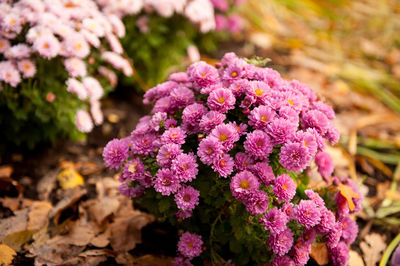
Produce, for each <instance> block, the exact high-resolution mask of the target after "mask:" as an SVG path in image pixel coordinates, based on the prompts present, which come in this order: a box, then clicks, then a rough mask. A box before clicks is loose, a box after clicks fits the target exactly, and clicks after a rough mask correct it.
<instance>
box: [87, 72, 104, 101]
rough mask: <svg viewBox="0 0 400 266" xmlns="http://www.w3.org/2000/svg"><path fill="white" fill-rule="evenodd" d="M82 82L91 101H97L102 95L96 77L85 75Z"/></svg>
mask: <svg viewBox="0 0 400 266" xmlns="http://www.w3.org/2000/svg"><path fill="white" fill-rule="evenodd" d="M82 83H83V86H84V87H85V89H86V91H87V94H88V96H89V99H90V100H91V101H97V100H99V99H100V98H101V97H102V96H103V93H104V90H103V87H102V86H101V85H100V82H99V81H98V80H97V79H95V78H92V77H85V78H84V79H83V80H82Z"/></svg>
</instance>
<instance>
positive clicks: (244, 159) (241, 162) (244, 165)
mask: <svg viewBox="0 0 400 266" xmlns="http://www.w3.org/2000/svg"><path fill="white" fill-rule="evenodd" d="M253 163H254V160H253V159H252V158H251V157H250V156H249V155H247V154H245V153H243V152H238V153H236V155H235V170H236V171H238V172H240V171H243V170H246V169H249V167H250V166H251V165H253Z"/></svg>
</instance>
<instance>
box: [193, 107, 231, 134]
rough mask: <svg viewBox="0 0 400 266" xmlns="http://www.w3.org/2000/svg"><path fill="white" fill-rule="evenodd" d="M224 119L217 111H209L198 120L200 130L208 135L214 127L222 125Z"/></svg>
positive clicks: (224, 116)
mask: <svg viewBox="0 0 400 266" xmlns="http://www.w3.org/2000/svg"><path fill="white" fill-rule="evenodd" d="M225 119H226V115H224V114H221V113H220V112H217V111H210V112H208V113H206V114H205V115H203V117H202V118H201V119H200V124H199V125H200V129H201V130H202V131H204V133H206V134H208V133H210V132H211V130H213V129H214V128H215V127H216V126H218V125H220V124H222V123H223V122H224V120H225Z"/></svg>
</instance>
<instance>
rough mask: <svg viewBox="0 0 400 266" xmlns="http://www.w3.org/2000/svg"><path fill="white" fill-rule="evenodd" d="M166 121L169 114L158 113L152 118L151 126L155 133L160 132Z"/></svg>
mask: <svg viewBox="0 0 400 266" xmlns="http://www.w3.org/2000/svg"><path fill="white" fill-rule="evenodd" d="M166 119H167V113H164V112H157V113H155V114H154V115H153V116H152V117H151V119H150V121H149V125H150V127H151V128H152V129H154V130H155V131H159V130H160V128H161V127H162V124H163V123H164V121H165V120H166Z"/></svg>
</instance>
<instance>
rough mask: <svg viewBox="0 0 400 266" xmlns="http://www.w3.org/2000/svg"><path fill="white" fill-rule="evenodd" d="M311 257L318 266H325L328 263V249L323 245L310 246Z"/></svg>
mask: <svg viewBox="0 0 400 266" xmlns="http://www.w3.org/2000/svg"><path fill="white" fill-rule="evenodd" d="M310 255H311V257H312V258H313V259H314V260H315V261H316V262H317V263H318V265H326V264H328V262H329V258H328V248H327V247H326V244H325V243H315V244H313V245H312V246H311V253H310Z"/></svg>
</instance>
